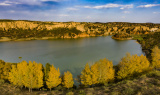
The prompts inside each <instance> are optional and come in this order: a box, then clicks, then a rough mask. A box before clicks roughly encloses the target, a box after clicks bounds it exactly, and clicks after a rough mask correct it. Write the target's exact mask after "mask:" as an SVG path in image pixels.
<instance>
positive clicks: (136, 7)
mask: <svg viewBox="0 0 160 95" xmlns="http://www.w3.org/2000/svg"><path fill="white" fill-rule="evenodd" d="M0 19H14V20H38V21H56V22H57V21H58V22H66V21H75V22H136V23H145V22H153V23H160V0H0Z"/></svg>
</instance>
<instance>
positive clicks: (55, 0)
mask: <svg viewBox="0 0 160 95" xmlns="http://www.w3.org/2000/svg"><path fill="white" fill-rule="evenodd" d="M41 1H44V2H45V1H53V2H58V1H60V0H41Z"/></svg>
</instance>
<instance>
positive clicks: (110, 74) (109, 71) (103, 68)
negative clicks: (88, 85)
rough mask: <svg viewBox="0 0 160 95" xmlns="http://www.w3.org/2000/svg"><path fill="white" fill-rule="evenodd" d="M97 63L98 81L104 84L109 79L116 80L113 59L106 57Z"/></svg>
mask: <svg viewBox="0 0 160 95" xmlns="http://www.w3.org/2000/svg"><path fill="white" fill-rule="evenodd" d="M95 64H97V71H98V75H99V76H98V83H100V84H104V83H107V82H108V81H113V80H114V74H115V71H114V69H113V64H112V61H109V60H108V59H106V58H104V59H101V60H99V61H98V62H96V63H95Z"/></svg>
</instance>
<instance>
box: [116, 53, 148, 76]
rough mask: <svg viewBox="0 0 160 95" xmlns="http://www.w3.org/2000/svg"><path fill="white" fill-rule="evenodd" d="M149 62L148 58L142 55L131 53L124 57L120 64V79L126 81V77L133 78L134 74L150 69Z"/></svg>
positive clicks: (118, 74)
mask: <svg viewBox="0 0 160 95" xmlns="http://www.w3.org/2000/svg"><path fill="white" fill-rule="evenodd" d="M149 65H150V63H149V61H148V60H147V58H146V56H144V55H141V56H138V55H130V54H129V53H127V54H126V56H125V57H123V58H122V59H121V61H120V63H119V64H118V69H119V70H118V73H117V78H118V79H124V78H126V77H131V76H133V75H134V74H137V73H141V72H143V71H146V70H147V69H148V68H149Z"/></svg>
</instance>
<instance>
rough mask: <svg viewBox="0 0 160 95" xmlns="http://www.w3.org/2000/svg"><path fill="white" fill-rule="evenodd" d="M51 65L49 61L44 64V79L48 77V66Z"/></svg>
mask: <svg viewBox="0 0 160 95" xmlns="http://www.w3.org/2000/svg"><path fill="white" fill-rule="evenodd" d="M51 66H52V65H50V64H49V63H47V64H46V66H45V70H44V74H45V81H46V80H47V79H48V73H49V71H50V67H51Z"/></svg>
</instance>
